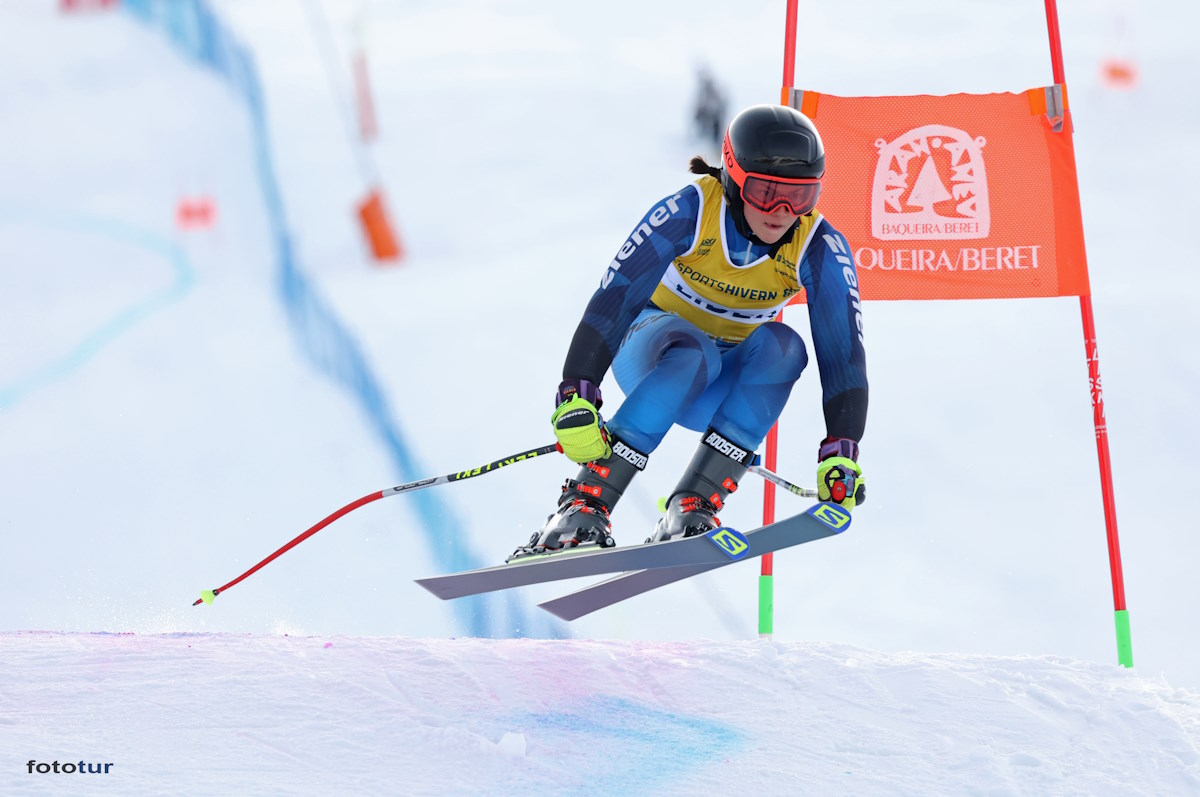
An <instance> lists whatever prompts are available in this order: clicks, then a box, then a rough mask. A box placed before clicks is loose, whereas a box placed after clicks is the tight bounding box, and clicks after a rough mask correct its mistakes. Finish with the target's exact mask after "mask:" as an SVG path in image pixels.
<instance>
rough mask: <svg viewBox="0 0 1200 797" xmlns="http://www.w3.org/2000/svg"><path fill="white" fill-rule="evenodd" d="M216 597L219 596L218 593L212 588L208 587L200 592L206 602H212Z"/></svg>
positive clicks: (201, 598)
mask: <svg viewBox="0 0 1200 797" xmlns="http://www.w3.org/2000/svg"><path fill="white" fill-rule="evenodd" d="M215 597H217V593H215V592H213V591H212V590H211V589H206V590H204V591H203V592H201V593H200V600H202V601H204V602H205V603H212V602H213V598H215Z"/></svg>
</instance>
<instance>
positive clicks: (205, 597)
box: [192, 444, 560, 606]
mask: <svg viewBox="0 0 1200 797" xmlns="http://www.w3.org/2000/svg"><path fill="white" fill-rule="evenodd" d="M558 450H560V449H559V448H558V445H557V444H555V445H549V446H542V447H540V448H531V449H529V450H528V451H522V452H521V453H519V454H513V455H511V456H507V457H503V458H501V459H498V460H495V461H494V462H489V463H488V464H486V465H480V466H479V467H477V468H470V469H468V470H463V471H458V472H457V473H448V474H446V475H445V476H436V477H434V478H430V479H418V480H417V481H414V482H408V483H407V484H401V485H398V486H396V487H388V488H387V489H386V490H380V491H379V492H375V493H371V494H370V495H364V496H363V497H362V498H359V499H358V500H357V501H352V502H351V503H349V504H346V505H345V506H344V507H342V508H341V509H339V510H337V511H336V512H334V513H333V514H331V515H329V516H327V517H326V518H324V519H323V520H321V521H320V522H318V523H317V524H315V525H314V526H312V527H310V528H309V529H308V530H307V531H305V532H304V533H303V534H300V535H299V536H297V537H295V538H293V539H292V540H290V541H288V543H287V544H286V545H284V546H282V547H281V548H279V549H278V550H277V551H275V552H274V553H272V554H271V555H270V556H268V557H267V558H266V559H263V560H262V561H261V562H259V563H258V564H256V565H255V566H254V567H252V568H250V569H249V570H247V571H246V572H244V573H242V574H241V575H240V576H238V577H237V578H235V579H234V580H233V581H230V582H229V583H228V584H224V585H222V586H220V587H217V588H216V589H206V590H204V591H203V592H201V593H200V597H199V598H197V599H196V601H195V603H193V604H192V605H193V606H199V605H200V604H201V603H212V602H213V599H214V598H216V597H217V596H218V595H220V594H221V593H222V592H224V591H225V590H227V589H229V588H230V587H232V586H233V585H234V584H237V583H238V582H240V581H242V580H244V579H246V578H248V577H250V576H251V575H253V574H254V573H257V572H258V571H259V570H261V569H263V568H264V567H266V566H267V565H269V564H270V563H271V562H273V561H275V560H276V559H278V558H279V557H280V556H282V555H283V554H285V553H287V552H288V551H290V550H291V549H292V548H295V547H296V546H297V545H299V544H300V543H302V542H304V541H305V540H307V539H308V538H309V537H311V536H313V535H314V534H316V533H317V532H318V531H320V530H321V529H323V528H325V527H326V526H328V525H329V524H330V523H332V522H333V521H335V520H337V519H338V518H340V517H342V516H343V515H348V514H350V513H351V512H353V511H354V510H355V509H358V508H359V507H360V506H366V505H367V504H369V503H371V502H373V501H378V500H379V499H380V498H386V497H387V496H389V495H399V494H400V493H411V492H416V491H417V490H424V489H425V488H426V487H434V486H436V485H439V484H450V483H452V482H458V481H462V480H463V479H470V478H473V477H475V476H482V475H483V474H485V473H491V472H493V471H495V470H499V469H500V468H503V467H504V466H505V465H511V464H513V463H514V462H524V461H526V460H529V459H533V458H534V457H540V456H541V455H543V454H552V453H554V452H555V451H558Z"/></svg>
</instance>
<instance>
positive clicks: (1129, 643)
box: [1116, 609, 1133, 667]
mask: <svg viewBox="0 0 1200 797" xmlns="http://www.w3.org/2000/svg"><path fill="white" fill-rule="evenodd" d="M1116 619H1117V658H1118V659H1119V660H1120V662H1121V666H1122V667H1132V666H1133V637H1132V636H1131V635H1130V633H1129V611H1128V610H1127V609H1118V610H1117V612H1116Z"/></svg>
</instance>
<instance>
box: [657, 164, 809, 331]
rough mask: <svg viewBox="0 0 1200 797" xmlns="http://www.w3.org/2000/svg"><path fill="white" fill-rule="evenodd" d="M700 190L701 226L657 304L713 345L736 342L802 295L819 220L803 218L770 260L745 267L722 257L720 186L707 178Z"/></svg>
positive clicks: (660, 290) (664, 284)
mask: <svg viewBox="0 0 1200 797" xmlns="http://www.w3.org/2000/svg"><path fill="white" fill-rule="evenodd" d="M696 184H697V185H698V186H699V188H700V223H699V226H698V229H697V233H696V238H695V241H694V242H693V243H692V248H691V249H690V250H688V251H687V252H686V253H684V254H682V255H680V256H679V257H677V258H675V260H674V261H673V262H672V263H671V265H670V267H669V268H667V271H666V273H665V274H663V278H662V282H661V283H660V284H659V286H658V287H657V288H655V289H654V294H653V295H652V296H651V297H650V300H651V301H652V302H654V304H655V305H657V306H658V307H660V308H662V309H663V310H666V311H667V312H670V313H674V314H676V315H678V316H681V317H683V318H685V319H687V320H688V321H690V322H692V323H693V324H695V325H696V326H697V327H699V328H700V329H702V330H704V332H706V333H707V334H708V335H709V336H710V337H713V338H716V339H717V340H723V341H729V342H731V343H739V342H741V341H743V340H745V339H746V337H747V336H748V335H749V334H750V333H751V332H753V331H754V328H755V327H757V326H758V325H759V324H763V323H765V322H767V321H771V320H772V319H774V318H775V317H776V316H777V315H779V312H780V311H781V310H782V309H783V307H784V305H786V304H787V303H788V302H789V301H790V300H791V299H792V297H793V296H795V295H796V294H797V293H799V292H800V291H801V290H802V286H801V285H800V279H799V276H798V275H797V264H798V263H799V262H800V258H801V257H802V256H803V255H804V250H805V248H806V247H807V246H808V243H809V238H810V237H811V236H812V232H813V230H814V229H816V226H817V224H818V222H819V221H820V219H821V216H820V214H819V213H811V214H809V215H808V216H802V217H801V219H800V226H799V228H798V229H797V230H796V232H795V234H794V235H793V236H792V240H791V241H789V242H788V243H786V244H784V245H783V246H782V247H781V248H780V250H779V252H778V253H777V254H776V255H775V257H774V258H769V257H767V256H766V255H764V256H762V257H760V258H759V259H758V260H755V261H753V262H751V263H748V264H746V265H744V266H737V265H734V264H733V263H732V262H731V261H730V258H729V255H728V253H727V252H726V249H725V247H726V243H725V242H726V238H725V212H724V211H725V198H724V191H723V190H722V188H721V182H720V181H719V180H717V179H716V178H715V177H710V176H708V175H705V176H704V177H701V178H700V179H699V180H697V181H696Z"/></svg>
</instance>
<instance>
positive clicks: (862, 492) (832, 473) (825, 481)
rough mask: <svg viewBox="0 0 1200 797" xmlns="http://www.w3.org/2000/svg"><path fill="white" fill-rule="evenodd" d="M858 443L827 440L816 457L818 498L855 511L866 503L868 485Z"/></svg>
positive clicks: (840, 439) (844, 439) (835, 438)
mask: <svg viewBox="0 0 1200 797" xmlns="http://www.w3.org/2000/svg"><path fill="white" fill-rule="evenodd" d="M857 459H858V443H856V442H854V441H853V440H850V439H847V438H839V437H827V438H825V439H824V440H823V441H822V442H821V448H820V450H819V452H818V454H817V498H819V499H821V500H822V501H832V502H833V503H835V504H839V505H840V506H841V507H842V508H843V509H853V508H854V507H856V506H858V505H859V504H861V503H863V502H865V501H866V500H867V485H866V481H865V480H864V479H863V475H862V468H860V467H859V466H858V462H856V460H857Z"/></svg>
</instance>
